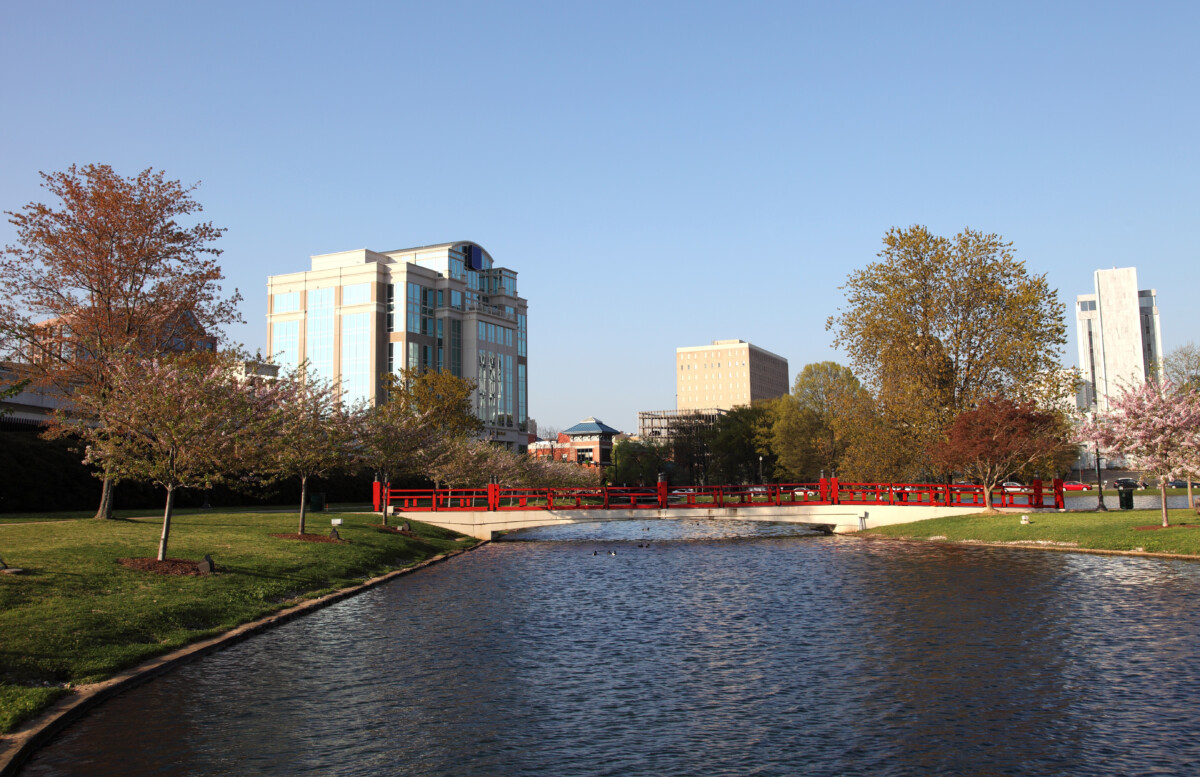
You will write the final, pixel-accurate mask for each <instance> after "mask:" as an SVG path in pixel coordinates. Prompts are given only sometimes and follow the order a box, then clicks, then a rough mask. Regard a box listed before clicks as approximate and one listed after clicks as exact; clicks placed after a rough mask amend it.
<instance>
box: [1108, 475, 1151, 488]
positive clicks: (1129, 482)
mask: <svg viewBox="0 0 1200 777" xmlns="http://www.w3.org/2000/svg"><path fill="white" fill-rule="evenodd" d="M1112 484H1113V488H1120V489H1128V490H1130V491H1132V490H1133V489H1135V488H1145V487H1146V484H1145V483H1142V482H1141V481H1139V480H1134V479H1133V478H1117V479H1116V480H1114V481H1113V482H1112Z"/></svg>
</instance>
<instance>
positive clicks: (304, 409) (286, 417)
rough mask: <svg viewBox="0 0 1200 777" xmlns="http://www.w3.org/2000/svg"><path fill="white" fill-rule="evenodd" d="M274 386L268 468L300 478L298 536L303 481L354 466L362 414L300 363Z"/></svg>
mask: <svg viewBox="0 0 1200 777" xmlns="http://www.w3.org/2000/svg"><path fill="white" fill-rule="evenodd" d="M276 389H277V394H278V401H279V403H280V404H279V408H278V414H279V424H278V429H277V432H276V434H274V435H272V436H271V437H270V438H269V439H268V440H265V441H264V442H265V443H266V444H267V445H268V447H269V449H270V453H269V458H270V469H271V470H272V471H273V472H274V473H275V474H276V475H279V476H281V477H285V478H286V477H295V478H298V479H299V480H300V526H299V529H298V533H299V534H304V533H305V518H306V516H307V513H308V482H309V480H311V479H312V478H314V477H322V476H324V475H329V474H332V473H334V472H339V471H344V470H347V469H350V468H352V467H354V466H356V465H357V463H358V462H359V461H360V456H361V452H362V451H361V448H362V417H363V412H362V410H361V409H358V408H346V407H345V406H344V405H343V404H342V402H341V400H340V397H339V391H338V389H337V387H336V386H335V385H333V384H332V383H330V382H329V381H326V380H321V379H319V378H317V377H316V376H314V375H310V374H308V372H307V370H306V369H304V368H303V367H302V368H301V369H299V370H297V371H296V372H294V373H292V374H291V375H286V376H284V377H282V378H281V379H280V382H279V385H278V386H277V387H276Z"/></svg>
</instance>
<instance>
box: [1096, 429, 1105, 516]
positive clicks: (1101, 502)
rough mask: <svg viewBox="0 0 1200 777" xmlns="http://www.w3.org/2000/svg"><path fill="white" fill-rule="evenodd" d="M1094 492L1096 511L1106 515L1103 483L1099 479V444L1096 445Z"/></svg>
mask: <svg viewBox="0 0 1200 777" xmlns="http://www.w3.org/2000/svg"><path fill="white" fill-rule="evenodd" d="M1096 492H1097V494H1098V497H1097V501H1096V509H1097V510H1099V511H1100V512H1104V513H1107V512H1108V508H1107V507H1105V506H1104V481H1102V480H1101V479H1100V443H1096Z"/></svg>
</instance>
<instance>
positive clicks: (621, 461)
mask: <svg viewBox="0 0 1200 777" xmlns="http://www.w3.org/2000/svg"><path fill="white" fill-rule="evenodd" d="M670 453H671V452H670V449H669V448H668V446H666V445H661V444H659V443H656V442H654V441H653V440H617V442H616V444H615V445H613V453H612V457H613V473H612V482H613V483H614V484H619V485H631V484H632V485H638V486H644V485H647V484H649V483H655V482H657V481H658V475H659V473H660V472H665V471H666V470H667V462H668V459H669V458H670Z"/></svg>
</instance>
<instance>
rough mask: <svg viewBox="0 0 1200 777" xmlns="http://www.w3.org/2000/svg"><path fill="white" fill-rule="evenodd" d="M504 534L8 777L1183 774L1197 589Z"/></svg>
mask: <svg viewBox="0 0 1200 777" xmlns="http://www.w3.org/2000/svg"><path fill="white" fill-rule="evenodd" d="M520 536H522V537H524V538H525V540H526V541H506V542H497V543H494V544H492V545H489V546H486V547H483V548H480V549H478V550H476V551H473V552H471V553H468V554H464V555H463V556H460V557H458V558H455V559H452V560H450V561H448V562H446V563H444V564H440V565H436V566H434V567H431V568H429V569H426V570H423V571H421V572H418V573H416V574H414V575H410V576H406V577H404V578H401V579H399V580H397V581H396V582H393V583H391V584H389V585H387V586H383V587H381V588H377V589H374V590H373V591H371V592H369V593H367V594H364V595H361V596H358V597H355V598H353V599H350V600H347V601H345V602H342V603H340V604H338V605H335V606H332V607H329V608H327V609H325V610H322V611H321V612H319V613H316V614H314V615H311V616H308V617H305V618H302V619H299V620H297V621H294V622H291V623H289V624H287V625H285V626H283V627H281V628H279V629H276V630H274V631H272V632H270V633H268V634H264V635H262V636H259V637H256V638H254V639H252V640H250V641H247V642H244V643H242V644H240V645H237V646H235V647H233V648H230V649H228V650H225V651H223V652H220V653H217V654H214V655H212V656H209V657H207V658H205V659H202V660H200V661H198V662H196V663H194V664H191V665H189V666H186V667H184V668H182V669H180V670H178V671H176V672H173V673H171V674H170V675H168V676H165V677H162V678H160V679H157V680H155V681H153V682H151V683H148V684H146V685H144V686H142V687H140V688H138V689H135V690H133V691H131V692H129V693H126V694H124V695H122V696H120V697H118V698H116V699H114V700H112V701H110V702H108V703H107V704H105V705H103V706H102V707H100V708H98V709H97V710H96V711H94V712H93V713H91V714H89V715H88V716H87V717H86V718H84V719H83V720H82V721H80V722H79V723H77V724H76V725H74V726H73V727H72V728H71V729H69V730H68V731H67V732H66V733H65V734H64V735H62V736H60V737H59V738H58V739H57V740H56V741H55V742H54V743H52V744H51V745H50V746H48V747H47V748H45V749H43V750H42V751H40V752H39V753H38V754H37V755H36V756H35V757H34V758H33V760H32V761H31V762H30V763H29V764H28V765H27V766H26V768H25V769H24V770H23V771H22V772H21V773H22V775H27V776H30V777H32V776H33V775H38V776H39V777H40V776H43V775H122V777H128V776H129V775H151V774H164V775H179V774H204V775H281V776H282V775H547V776H553V777H560V776H565V775H798V774H803V775H859V774H861V775H929V774H970V775H1014V774H1018V775H1042V774H1045V775H1051V774H1084V775H1088V774H1095V775H1101V774H1151V773H1152V774H1156V775H1164V774H1178V775H1191V774H1196V773H1197V772H1198V771H1200V737H1198V736H1197V734H1200V722H1198V721H1200V660H1197V647H1198V646H1200V633H1198V631H1200V623H1198V619H1197V615H1196V612H1197V609H1196V602H1197V601H1198V597H1200V564H1196V563H1190V562H1183V561H1169V560H1159V559H1143V558H1123V557H1105V556H1091V555H1083V554H1074V553H1053V552H1039V551H1031V550H1018V549H1011V550H1010V549H993V548H981V547H964V546H944V545H936V544H916V543H903V542H896V541H890V540H864V539H856V538H841V537H824V536H816V535H807V534H804V533H803V532H802V531H800V530H799V529H797V527H794V526H780V525H764V524H757V523H738V522H708V523H700V522H693V521H687V520H681V521H653V522H652V521H645V522H639V521H634V522H626V523H612V524H592V525H580V526H573V527H557V528H554V529H541V530H533V531H529V532H526V533H523V534H522V535H520ZM613 554H615V555H613Z"/></svg>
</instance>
